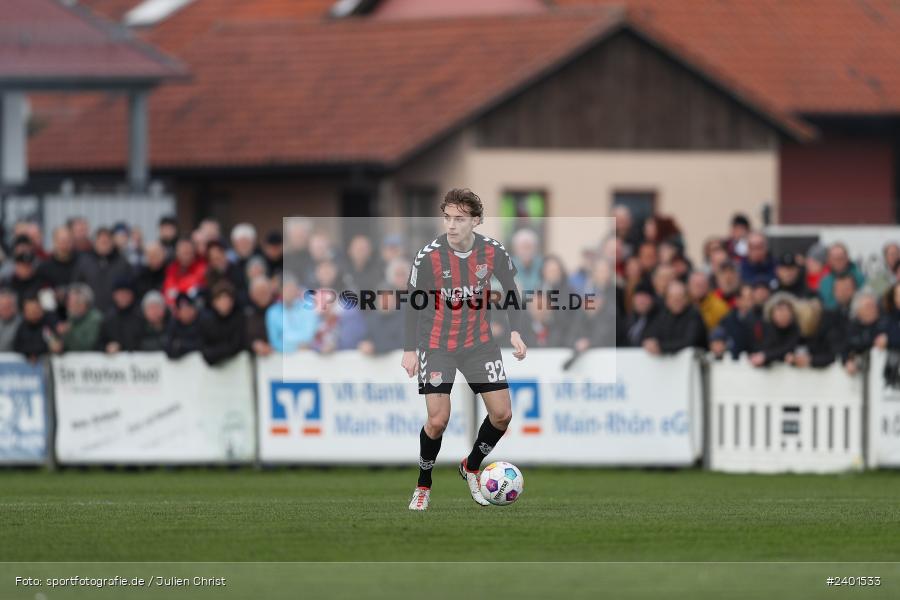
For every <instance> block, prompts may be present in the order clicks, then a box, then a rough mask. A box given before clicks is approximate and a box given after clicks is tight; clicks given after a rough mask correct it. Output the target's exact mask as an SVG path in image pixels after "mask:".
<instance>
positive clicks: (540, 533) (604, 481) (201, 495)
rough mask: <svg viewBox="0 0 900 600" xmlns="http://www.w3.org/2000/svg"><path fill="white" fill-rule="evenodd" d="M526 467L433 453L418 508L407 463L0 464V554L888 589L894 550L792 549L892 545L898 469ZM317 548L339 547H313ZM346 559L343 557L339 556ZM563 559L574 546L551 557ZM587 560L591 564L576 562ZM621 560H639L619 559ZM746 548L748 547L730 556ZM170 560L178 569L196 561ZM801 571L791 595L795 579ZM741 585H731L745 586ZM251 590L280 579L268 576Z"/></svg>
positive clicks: (897, 518)
mask: <svg viewBox="0 0 900 600" xmlns="http://www.w3.org/2000/svg"><path fill="white" fill-rule="evenodd" d="M524 474H525V493H524V494H523V495H522V497H521V498H520V500H519V501H518V502H516V503H515V504H513V505H511V506H509V507H487V508H482V507H479V506H477V505H475V504H474V503H473V502H472V500H471V499H470V498H469V497H468V492H467V490H466V487H465V484H464V482H463V481H461V480H460V479H459V477H458V475H457V474H456V472H455V471H454V470H450V469H436V471H435V482H434V488H433V491H432V508H431V509H430V510H429V511H428V512H426V513H412V512H410V511H409V510H407V508H406V507H407V503H408V501H409V496H410V494H411V492H412V488H413V486H414V484H415V472H414V471H413V470H412V469H380V470H370V469H349V468H336V469H327V470H319V469H298V470H289V469H284V470H272V471H255V470H250V469H246V470H237V471H226V470H175V471H166V470H151V471H142V472H121V471H114V472H111V471H102V470H90V471H88V472H81V471H75V470H69V471H64V472H59V473H50V472H44V471H16V470H12V471H0V561H2V562H6V563H10V562H13V561H15V562H20V563H23V562H29V563H30V562H38V561H53V562H57V561H69V562H75V563H84V562H93V563H97V564H96V565H95V566H96V567H97V568H100V567H101V566H102V565H101V563H108V562H157V563H163V562H165V563H178V562H184V561H194V562H197V561H204V562H205V561H209V562H235V563H251V562H273V561H274V562H295V561H296V562H308V561H313V563H312V564H307V565H305V566H304V565H294V567H292V568H293V572H292V573H289V572H288V570H289V568H288V566H285V567H283V569H282V570H283V572H282V573H281V575H280V577H281V580H282V581H287V580H290V577H292V576H293V577H296V578H297V580H298V583H299V584H301V585H306V586H307V587H308V589H312V590H315V589H320V588H317V587H316V585H320V586H324V587H322V588H321V589H320V591H323V592H325V593H326V595H327V592H328V591H329V590H331V589H333V588H331V587H329V586H332V585H335V584H334V582H333V581H332V580H331V579H328V578H327V577H326V574H327V573H329V572H330V570H331V569H339V570H340V572H341V573H342V575H341V576H340V577H338V580H339V581H341V582H342V583H341V585H348V586H351V587H350V588H348V589H347V592H348V593H351V592H353V588H352V586H365V587H363V588H361V589H362V590H364V591H367V592H369V593H368V594H365V596H367V597H368V596H376V597H377V594H375V591H376V588H377V586H375V588H373V587H371V581H373V579H372V578H377V577H395V578H396V579H397V580H398V581H397V583H398V585H403V584H405V583H404V582H408V581H409V580H410V578H412V579H411V580H413V581H414V580H415V575H412V574H410V577H407V578H403V577H402V576H401V574H402V573H404V572H407V571H410V570H411V569H413V567H415V566H411V565H404V564H396V565H392V566H391V567H390V568H389V569H386V568H382V567H379V566H378V565H377V564H375V565H373V564H362V563H371V562H374V563H378V562H384V561H396V562H397V563H406V562H419V561H425V562H432V561H433V562H434V563H444V561H476V562H485V563H496V562H516V563H518V564H516V565H509V569H510V571H509V573H510V574H511V578H510V579H511V585H514V586H515V585H521V586H522V589H521V590H520V593H519V596H518V597H546V595H544V594H538V593H537V592H538V590H541V589H543V588H541V586H569V591H570V592H571V593H570V594H569V596H571V597H578V595H579V593H581V592H583V593H584V597H597V596H596V593H597V592H598V591H599V590H598V589H597V588H594V587H592V585H594V584H597V582H598V581H607V582H612V583H614V582H618V584H617V585H618V586H619V588H618V590H619V593H617V594H613V595H611V596H607V597H623V598H626V597H652V595H650V596H640V595H635V596H629V595H628V594H629V593H631V592H633V591H635V590H638V591H640V590H641V589H643V590H644V591H648V590H647V589H645V588H647V586H648V585H653V584H660V585H662V584H664V583H665V582H669V583H668V584H666V585H670V586H674V587H670V589H669V591H670V593H669V597H679V596H678V595H677V594H673V593H671V592H672V590H676V591H677V590H678V589H680V588H679V587H678V586H680V585H681V586H687V587H685V589H688V588H689V587H690V584H691V583H692V582H695V579H696V578H697V577H700V578H701V583H702V577H703V573H706V575H705V577H706V581H707V583H710V584H711V585H712V584H714V583H715V582H716V581H718V579H717V578H720V579H721V584H722V585H733V584H734V582H735V581H737V580H740V578H741V577H744V578H745V579H747V581H752V580H759V578H763V579H767V578H768V576H769V575H771V576H774V575H775V574H774V573H768V575H767V574H766V573H763V572H759V569H770V570H771V569H779V568H782V569H783V568H786V566H785V565H784V564H783V563H786V562H788V563H794V565H795V566H793V567H791V566H790V565H788V566H787V568H788V569H789V576H790V577H797V576H800V574H802V573H806V575H804V577H807V578H808V579H809V580H810V581H809V590H814V591H816V592H817V595H811V596H809V597H825V596H822V595H821V594H823V593H826V592H827V594H828V595H827V597H829V598H839V597H844V596H842V594H843V593H845V590H840V589H828V590H826V589H825V588H824V577H825V576H826V575H841V574H846V575H879V574H880V575H881V576H882V577H886V578H887V580H886V581H884V582H883V585H882V586H881V587H880V588H878V589H875V588H872V590H871V593H870V592H869V591H867V592H866V596H867V597H869V598H876V597H900V594H898V595H897V596H893V592H898V591H900V569H898V568H897V565H881V566H880V567H873V568H861V566H860V565H856V566H853V568H852V572H847V567H846V566H843V567H842V568H837V569H834V571H835V572H833V573H832V572H831V571H832V569H829V568H826V566H825V565H820V564H819V565H815V564H807V565H806V566H803V565H799V563H800V562H809V563H815V562H819V561H833V562H836V563H850V562H856V563H875V562H898V561H900V473H897V472H873V473H862V474H848V475H841V476H812V475H808V476H807V475H804V476H800V475H781V476H749V475H747V476H742V475H725V474H716V473H708V472H702V471H696V470H688V471H641V470H578V469H551V468H541V469H537V468H533V469H525V470H524ZM332 561H335V562H336V563H337V562H340V563H341V564H334V565H327V564H316V563H322V562H332ZM356 561H359V562H360V564H359V565H357V566H355V567H353V568H352V569H350V570H349V571H348V569H347V565H346V562H356ZM568 561H571V562H577V563H582V564H581V565H578V564H574V565H573V564H570V565H564V564H560V563H564V562H568ZM595 561H596V562H598V563H606V564H600V565H590V564H586V563H593V562H595ZM632 561H637V562H638V563H642V564H631V565H628V564H624V563H628V562H632ZM672 561H677V562H679V563H684V562H697V563H709V564H708V565H706V566H704V565H698V564H672ZM748 562H749V563H756V564H754V565H748V564H743V565H740V564H737V563H748ZM524 563H531V564H524ZM649 563H655V564H649ZM728 563H732V564H731V566H728ZM617 565H618V566H617ZM642 565H643V566H642ZM717 565H718V566H717ZM765 565H769V566H765ZM313 567H315V568H313ZM35 568H36V567H35ZM179 568H181V567H179ZM183 568H184V569H186V571H185V572H192V571H190V569H191V568H194V569H196V565H194V566H189V565H185V566H184V567H183ZM222 568H225V567H224V566H219V570H221V569H222ZM242 568H243V569H248V571H247V573H246V579H247V581H249V579H252V578H253V577H256V578H257V579H258V581H257V585H263V587H264V584H263V583H262V582H263V581H268V580H269V579H270V578H269V577H268V576H264V575H263V574H262V571H264V570H265V569H272V568H277V567H276V566H273V565H268V566H266V565H257V566H255V567H251V566H249V565H243V566H242V565H231V566H228V567H227V569H226V570H228V571H229V572H231V573H232V574H233V575H234V576H239V574H240V571H241V569H242ZM423 568H424V569H425V570H424V571H423ZM483 568H486V566H485V565H481V566H479V565H473V566H467V565H447V564H446V563H444V564H435V565H428V566H424V567H423V566H418V567H415V573H416V574H418V575H419V576H421V574H422V573H423V572H428V570H433V571H434V579H431V581H435V582H438V583H440V582H444V581H445V580H446V583H447V585H449V586H452V585H454V584H453V582H454V581H457V579H458V577H459V575H460V571H461V570H463V569H465V570H467V571H468V572H470V573H475V574H478V573H481V571H480V569H483ZM493 568H497V565H493ZM252 569H255V572H253V573H251V572H250V570H252ZM634 569H638V570H637V571H634ZM212 570H213V571H215V570H216V569H215V568H213V569H212ZM3 571H4V572H3V573H2V579H0V598H6V597H7V596H4V595H3V591H4V588H3V587H2V586H4V585H8V579H9V575H10V574H12V573H13V572H14V571H15V569H12V567H11V565H9V564H7V565H3ZM872 571H875V572H872ZM348 572H349V573H351V575H349V576H348V575H347V573H348ZM513 573H516V575H515V576H512V574H513ZM629 573H630V574H629ZM649 573H656V574H655V575H648V574H649ZM891 573H893V575H891ZM354 574H355V575H354ZM270 575H271V574H270ZM632 576H633V578H632ZM336 577H337V576H336ZM272 578H274V579H277V578H278V577H275V576H274V575H273V576H272ZM736 578H737V579H736ZM513 580H514V581H513ZM820 580H821V581H820ZM803 581H805V580H801V581H798V582H796V583H797V584H798V585H799V586H800V589H799V592H800V593H799V595H797V594H796V593H795V594H794V596H793V597H805V596H804V595H803V593H802V591H803V589H805V588H804V583H803ZM367 582H368V583H367ZM529 582H530V583H529ZM579 582H580V583H579ZM591 582H593V583H591ZM612 583H611V584H612ZM768 583H771V582H768ZM248 585H249V583H248ZM441 585H442V584H441ZM441 585H438V587H437V589H438V590H440V589H444V588H443V587H441ZM642 586H643V587H642ZM235 589H237V588H235V587H232V590H231V591H232V592H234V590H235ZM257 589H259V588H257ZM278 589H281V588H278ZM415 589H416V588H411V589H410V590H409V591H410V593H413V592H414V590H415ZM448 589H450V588H448ZM889 590H892V593H891V594H888V595H884V596H880V595H879V594H881V593H887V592H888V591H889ZM357 591H360V590H357ZM739 591H740V590H737V591H735V590H733V589H732V590H730V593H731V595H732V597H747V598H753V597H758V596H756V595H747V596H741V595H740V593H739ZM755 591H756V592H759V588H758V587H757V588H756V589H755ZM858 592H859V590H858V589H857V590H855V593H858ZM71 593H72V594H75V595H72V596H71V597H73V598H75V597H79V598H80V597H82V596H80V595H77V592H76V591H74V590H72V591H71ZM173 593H175V594H176V595H169V596H166V597H185V598H187V597H199V596H197V595H196V594H201V590H199V589H194V590H193V593H194V594H195V595H185V596H177V593H179V592H178V591H174V592H173ZM180 593H184V591H183V590H182V591H181V592H180ZM400 593H406V592H400ZM529 594H531V595H529ZM9 597H11V598H18V597H19V596H15V595H10V596H9ZM21 597H22V598H25V597H28V598H34V597H35V596H34V592H33V591H31V592H30V595H27V596H26V595H22V596H21ZM47 597H48V598H51V597H53V598H55V597H69V596H63V595H59V594H57V595H55V596H51V595H49V594H47ZM83 597H91V596H90V595H85V596H83ZM110 597H111V596H110ZM135 597H138V596H135ZM140 597H147V596H146V595H144V596H140ZM209 597H225V598H227V597H229V596H227V595H222V596H214V595H213V596H209ZM232 597H238V596H232ZM265 597H278V596H277V590H275V589H274V588H273V591H272V593H271V594H270V595H268V596H261V597H260V598H265ZM384 597H397V596H396V594H395V593H391V594H390V595H385V596H384ZM429 597H441V596H440V593H437V592H435V593H434V594H432V595H430V596H429ZM447 597H450V596H447ZM691 597H703V596H702V594H696V593H695V594H692V596H691ZM710 597H715V596H710ZM770 597H771V596H770Z"/></svg>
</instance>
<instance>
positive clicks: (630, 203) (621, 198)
mask: <svg viewBox="0 0 900 600" xmlns="http://www.w3.org/2000/svg"><path fill="white" fill-rule="evenodd" d="M612 205H613V208H615V207H616V206H624V207H626V208H628V210H630V211H631V219H632V221H633V222H634V224H635V226H636V227H637V228H638V231H640V229H641V228H642V227H643V226H644V221H645V220H646V219H647V218H648V217H651V216H653V213H654V212H655V210H656V192H655V191H653V190H616V191H614V192H613V199H612Z"/></svg>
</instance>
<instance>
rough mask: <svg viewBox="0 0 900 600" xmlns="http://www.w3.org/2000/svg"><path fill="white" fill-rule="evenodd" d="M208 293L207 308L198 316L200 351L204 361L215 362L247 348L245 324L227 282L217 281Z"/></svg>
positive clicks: (210, 363) (224, 359)
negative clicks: (208, 305) (209, 295)
mask: <svg viewBox="0 0 900 600" xmlns="http://www.w3.org/2000/svg"><path fill="white" fill-rule="evenodd" d="M211 292H212V294H211V300H210V305H211V308H210V310H207V311H206V312H205V313H204V315H203V316H202V317H201V318H200V352H201V354H202V355H203V360H205V361H206V362H207V364H209V365H219V364H221V363H223V362H225V361H228V360H230V359H231V358H233V357H235V356H237V355H238V354H239V353H241V352H243V351H245V350H247V347H248V345H247V324H246V323H245V321H244V313H243V312H242V311H240V310H238V308H237V305H236V302H235V290H234V287H233V286H232V285H231V284H230V283H229V282H227V281H220V282H219V283H217V284H216V286H215V287H214V288H212V290H211Z"/></svg>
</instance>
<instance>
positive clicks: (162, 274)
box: [137, 242, 168, 298]
mask: <svg viewBox="0 0 900 600" xmlns="http://www.w3.org/2000/svg"><path fill="white" fill-rule="evenodd" d="M167 266H168V260H167V259H166V249H165V248H163V245H162V244H160V243H159V242H150V243H149V244H147V247H146V248H144V264H143V265H142V266H141V267H140V268H139V269H138V276H137V293H138V297H139V298H143V297H144V296H145V295H146V294H147V292H149V291H151V290H156V291H157V292H162V289H163V285H164V284H165V282H166V267H167Z"/></svg>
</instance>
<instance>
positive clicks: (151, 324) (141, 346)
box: [137, 290, 169, 352]
mask: <svg viewBox="0 0 900 600" xmlns="http://www.w3.org/2000/svg"><path fill="white" fill-rule="evenodd" d="M141 312H142V313H143V328H142V331H141V337H140V340H138V347H137V349H138V350H139V351H141V352H162V351H163V350H165V349H166V345H167V341H168V339H167V338H168V334H169V311H168V310H167V308H166V300H165V298H163V295H162V294H161V293H159V292H157V291H156V290H151V291H149V292H147V295H146V296H144V297H143V299H142V300H141Z"/></svg>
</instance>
